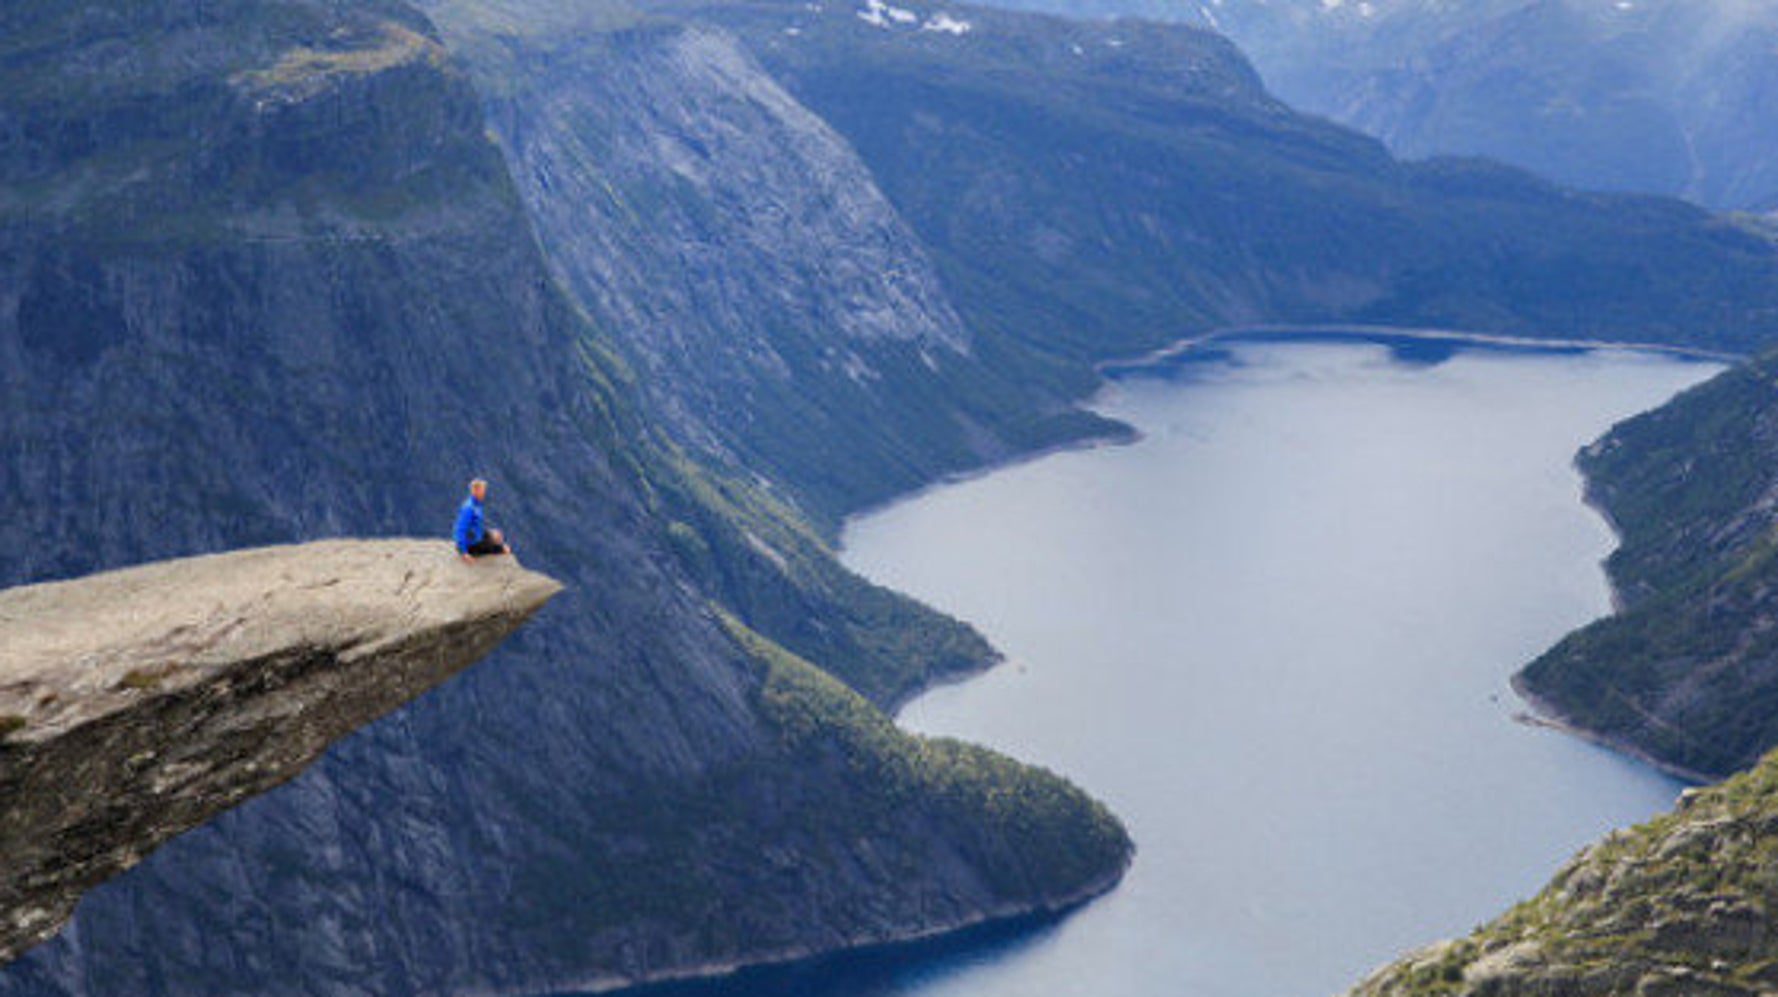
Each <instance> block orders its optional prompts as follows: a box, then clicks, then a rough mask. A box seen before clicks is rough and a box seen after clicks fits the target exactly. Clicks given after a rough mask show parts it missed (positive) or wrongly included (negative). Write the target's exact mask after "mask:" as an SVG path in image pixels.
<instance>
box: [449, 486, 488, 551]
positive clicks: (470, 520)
mask: <svg viewBox="0 0 1778 997" xmlns="http://www.w3.org/2000/svg"><path fill="white" fill-rule="evenodd" d="M486 532H487V528H486V526H485V525H484V524H483V523H482V504H481V502H480V501H478V500H477V499H476V497H475V496H474V495H471V496H469V497H468V498H466V499H464V500H463V508H461V509H458V510H457V529H456V532H455V534H454V535H455V536H456V538H457V551H458V553H462V554H467V553H469V547H470V545H471V544H473V543H475V542H476V541H477V540H480V539H481V538H482V534H484V533H486Z"/></svg>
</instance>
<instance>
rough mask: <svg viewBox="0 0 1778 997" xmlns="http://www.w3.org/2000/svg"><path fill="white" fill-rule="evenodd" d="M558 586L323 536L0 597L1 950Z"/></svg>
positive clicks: (498, 568) (480, 650) (493, 568)
mask: <svg viewBox="0 0 1778 997" xmlns="http://www.w3.org/2000/svg"><path fill="white" fill-rule="evenodd" d="M559 591H561V586H560V585H559V584H557V583H556V582H555V581H553V580H551V579H549V578H547V577H545V576H543V575H540V574H537V573H535V572H531V571H527V570H525V569H524V568H521V567H519V566H518V564H517V563H516V562H515V561H513V560H512V559H511V558H492V559H485V560H483V561H480V562H477V563H476V564H473V565H469V564H463V563H461V562H460V561H458V560H457V558H456V557H455V555H454V553H453V552H452V550H451V549H450V547H449V545H447V544H444V543H442V542H435V541H420V540H379V541H329V542H324V543H313V544H307V545H303V546H290V547H269V548H261V549H256V550H245V551H239V552H235V553H230V554H220V555H214V556H210V557H199V558H190V559H186V560H179V561H167V562H162V563H159V564H151V565H147V566H144V567H138V568H130V569H126V570H123V571H114V572H108V573H105V574H99V575H93V576H91V577H88V578H82V579H77V580H73V581H66V582H57V583H53V584H46V585H31V586H25V587H22V588H15V589H10V590H7V591H5V592H0V632H4V633H5V634H6V643H5V645H4V649H3V650H0V855H4V856H5V857H6V860H5V862H4V863H3V864H0V961H5V960H10V959H11V958H12V957H14V956H16V955H17V954H18V953H19V952H21V951H23V950H24V949H25V948H27V947H29V946H30V945H33V944H35V943H37V942H39V941H42V940H43V939H44V938H47V937H48V936H49V935H51V934H53V933H54V932H55V931H56V930H57V928H59V927H60V926H61V924H62V923H63V922H64V921H66V920H67V918H68V916H69V915H70V914H71V913H72V911H73V909H74V904H75V902H76V901H78V900H79V898H80V895H81V893H82V892H84V891H86V890H88V889H90V888H92V887H94V886H96V885H98V884H99V883H101V882H103V881H104V880H106V879H109V878H110V877H112V876H114V875H116V874H118V873H119V872H122V871H123V870H125V869H127V868H129V867H130V866H132V865H134V864H136V862H138V861H140V860H141V858H142V857H143V856H144V855H145V854H147V853H148V852H149V851H150V850H152V849H153V848H154V847H155V846H156V845H158V844H160V843H161V842H163V841H165V840H166V839H168V838H170V837H172V836H173V835H175V834H178V833H180V832H181V831H185V830H187V829H189V828H191V827H194V826H196V825H197V824H200V823H202V822H203V821H205V820H207V819H208V818H210V817H211V816H213V815H215V814H216V813H218V812H220V811H222V810H224V809H226V808H228V807H230V806H232V805H234V804H236V803H239V802H240V801H242V800H243V799H246V798H247V797H249V796H252V795H254V794H256V793H260V792H264V791H265V790H267V789H269V788H271V787H272V786H275V785H277V784H279V783H281V782H284V781H285V780H287V779H289V778H291V777H292V776H294V775H296V774H297V773H298V772H299V771H301V770H302V769H303V768H304V767H305V766H307V765H308V764H309V763H310V762H312V761H314V760H315V758H316V757H317V756H319V755H320V754H321V752H322V751H323V750H324V749H325V748H326V747H327V746H328V745H329V744H331V743H332V742H333V741H335V740H337V739H339V738H341V737H343V736H345V735H346V734H348V733H350V732H351V731H353V730H354V729H356V728H358V727H360V726H363V725H364V724H366V723H369V722H370V721H372V720H374V719H376V718H377V717H380V716H382V715H383V714H385V713H388V712H389V711H390V710H393V709H395V708H396V707H398V706H400V705H402V704H403V703H406V702H407V701H408V700H410V699H413V698H414V697H415V696H418V695H419V694H421V693H423V692H425V691H426V690H428V689H431V688H432V687H434V686H436V685H438V684H439V683H441V682H443V681H444V680H446V679H448V678H450V677H451V676H452V675H455V674H456V673H457V672H459V671H461V670H463V669H464V668H466V667H468V666H469V665H471V664H473V663H475V662H476V661H477V660H479V659H480V658H481V657H482V656H484V655H486V654H487V653H488V652H489V651H490V650H492V649H493V648H494V646H495V645H496V644H498V643H499V642H500V641H501V639H502V638H504V637H505V636H506V635H507V634H509V633H511V632H512V631H513V630H514V629H516V628H517V627H518V626H519V625H520V624H522V623H524V622H525V621H526V620H527V619H529V618H530V616H531V615H532V614H533V613H535V612H536V611H537V610H538V609H539V608H540V607H542V606H543V604H544V603H545V602H548V601H549V599H550V598H551V597H552V596H554V595H555V594H556V593H557V592H559Z"/></svg>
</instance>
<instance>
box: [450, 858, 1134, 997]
mask: <svg viewBox="0 0 1778 997" xmlns="http://www.w3.org/2000/svg"><path fill="white" fill-rule="evenodd" d="M1133 861H1134V854H1133V853H1132V855H1131V856H1129V857H1126V858H1125V860H1124V862H1123V863H1122V864H1121V865H1119V866H1118V868H1117V869H1115V870H1113V871H1111V872H1110V873H1108V874H1106V875H1104V876H1101V877H1098V878H1095V879H1093V880H1091V881H1089V882H1088V883H1086V884H1085V885H1084V886H1082V887H1081V888H1080V889H1079V890H1075V891H1073V892H1071V893H1069V894H1066V895H1064V896H1062V897H1059V898H1054V899H1045V900H1041V901H1034V902H1032V903H1026V904H1010V903H1009V904H1002V905H999V906H997V907H994V908H991V909H989V910H986V911H983V912H980V913H978V914H975V915H970V916H967V917H963V918H959V919H957V920H955V921H952V922H950V923H947V924H945V925H942V926H932V927H926V928H922V929H919V930H917V931H912V932H909V933H907V934H904V935H899V936H885V937H881V938H874V939H860V940H856V941H851V942H846V943H839V944H834V945H829V946H826V947H796V948H784V949H778V950H775V951H772V952H766V953H762V954H761V955H760V956H759V957H757V958H749V959H745V960H742V959H727V960H718V961H712V962H707V963H702V964H698V965H693V966H679V967H674V968H670V969H666V970H662V971H660V972H658V973H644V974H642V975H641V976H636V977H624V978H615V977H593V978H587V979H580V980H571V981H564V982H560V983H550V984H547V985H546V986H545V987H543V988H541V989H539V988H537V987H526V988H524V989H518V990H503V989H489V990H475V991H465V992H464V993H465V994H466V995H473V997H595V995H604V994H630V995H634V997H649V995H650V994H654V993H657V992H659V993H664V992H668V991H671V992H672V993H674V994H676V995H678V997H695V995H698V994H702V993H705V992H709V993H714V992H715V988H717V987H721V986H723V985H724V984H728V983H732V982H734V981H736V980H739V979H744V978H746V977H748V976H753V975H756V974H766V975H770V974H777V973H789V972H796V971H798V970H809V971H817V972H818V971H820V970H821V969H823V968H824V967H825V968H832V969H842V968H844V967H845V965H846V964H847V963H854V962H856V963H863V962H867V961H870V960H875V959H884V958H890V959H893V958H895V957H897V956H902V955H909V954H918V953H920V952H922V951H923V950H925V949H928V948H932V949H939V948H944V947H946V946H950V945H966V944H970V943H971V942H974V941H976V940H978V938H977V936H994V935H997V934H999V933H1006V935H1007V937H1010V936H1011V935H1013V934H1017V933H1020V932H1024V931H1035V930H1038V929H1041V928H1044V927H1047V926H1050V925H1054V924H1059V923H1061V922H1062V921H1064V920H1066V919H1067V918H1068V917H1069V915H1071V914H1073V913H1075V912H1076V911H1078V910H1080V909H1081V908H1082V907H1085V906H1086V905H1087V904H1089V903H1092V902H1093V901H1094V900H1097V899H1099V898H1100V897H1103V896H1105V895H1106V894H1108V893H1110V892H1111V891H1112V890H1114V889H1116V888H1117V886H1118V884H1119V883H1121V882H1123V879H1124V876H1125V874H1126V873H1128V872H1129V868H1130V865H1131V863H1132V862H1133ZM980 940H983V941H986V940H988V939H987V937H982V938H980Z"/></svg>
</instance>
